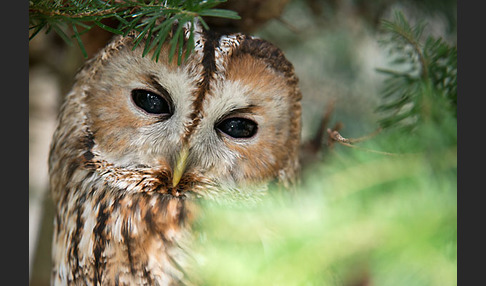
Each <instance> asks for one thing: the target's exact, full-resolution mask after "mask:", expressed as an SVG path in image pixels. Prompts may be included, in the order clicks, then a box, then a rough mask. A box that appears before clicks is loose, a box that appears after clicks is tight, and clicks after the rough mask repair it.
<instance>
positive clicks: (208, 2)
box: [29, 0, 240, 63]
mask: <svg viewBox="0 0 486 286" xmlns="http://www.w3.org/2000/svg"><path fill="white" fill-rule="evenodd" d="M225 1H226V0H204V1H203V0H200V1H196V0H192V1H175V0H172V1H169V0H165V1H162V0H154V1H145V0H134V1H129V0H126V1H125V0H115V1H113V0H108V1H102V0H96V1H95V0H91V1H82V0H64V1H49V0H32V1H30V2H29V31H31V33H30V36H29V40H31V39H33V38H34V37H35V36H36V35H38V33H39V32H40V31H41V30H43V29H44V30H46V33H49V32H50V31H52V30H54V31H55V32H56V33H57V34H58V35H59V36H60V37H61V38H62V39H63V40H64V41H65V42H66V43H67V44H68V45H72V39H75V40H76V42H77V43H78V45H79V47H80V49H81V51H82V52H83V54H84V57H85V58H87V53H86V51H85V48H84V44H83V42H82V40H81V38H80V36H81V35H82V34H83V33H85V32H86V31H89V30H90V29H91V28H93V27H94V26H98V27H100V28H102V29H104V30H106V31H108V32H110V33H113V34H118V35H127V34H128V33H129V32H130V31H133V30H135V31H137V32H139V37H138V39H140V40H139V41H136V45H135V47H136V46H138V45H139V44H140V43H141V40H142V39H145V38H144V37H145V36H147V35H148V36H149V37H147V38H146V41H147V42H146V45H147V46H148V47H149V48H146V49H145V50H144V54H143V55H144V56H145V55H146V54H147V53H148V52H149V51H151V50H153V51H154V54H153V57H152V59H154V60H156V61H157V60H158V56H159V54H160V51H161V48H162V43H164V41H165V40H166V39H167V35H168V34H169V32H170V29H169V28H168V27H171V26H172V25H176V26H177V27H176V31H179V33H180V31H181V27H183V26H184V25H185V24H187V23H193V24H194V22H195V21H196V19H198V20H199V21H200V22H201V24H202V25H203V27H204V28H205V29H209V27H208V26H207V25H206V23H205V22H204V20H203V18H202V17H220V18H229V19H239V18H240V17H239V16H238V14H237V13H236V12H234V11H230V10H224V9H217V8H214V7H215V6H216V5H218V4H220V3H222V2H225ZM106 19H114V20H116V21H117V22H118V23H119V24H118V26H117V27H110V26H108V25H106V24H104V23H103V21H104V20H106ZM78 27H81V28H82V30H78ZM193 33H194V29H190V31H189V38H193ZM180 40H181V37H176V39H175V40H173V41H171V42H170V43H169V44H170V50H171V51H172V52H171V56H170V60H172V56H174V55H175V54H177V56H178V63H181V59H182V56H183V53H182V49H183V45H181V44H179V45H178V43H179V42H180ZM147 46H146V47H147ZM176 47H177V51H176V50H175V49H176ZM185 47H186V49H187V52H186V53H185V55H184V58H187V57H188V56H189V54H190V53H191V52H192V50H193V49H194V43H193V42H191V41H189V43H188V45H187V46H185Z"/></svg>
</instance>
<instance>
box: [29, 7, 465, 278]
mask: <svg viewBox="0 0 486 286" xmlns="http://www.w3.org/2000/svg"><path fill="white" fill-rule="evenodd" d="M230 2H231V1H230ZM247 2H249V3H250V4H251V3H256V2H265V1H256V0H255V1H247ZM267 2H268V1H267ZM273 2H275V3H277V2H279V3H280V2H281V3H280V4H278V3H277V4H275V5H280V6H279V7H280V8H281V12H280V13H278V16H277V17H272V18H270V19H268V20H266V21H264V22H262V23H259V24H258V25H255V26H254V27H252V28H251V29H249V30H250V32H251V33H252V34H254V35H257V36H259V37H261V38H264V39H266V40H269V41H271V42H273V43H274V44H276V45H277V46H279V47H280V48H281V49H282V50H283V51H284V53H285V55H286V56H287V58H288V59H289V60H290V61H291V62H292V63H293V64H294V67H295V70H296V73H297V75H298V77H299V79H300V88H301V90H302V94H303V100H302V105H303V130H302V138H303V141H304V142H309V140H311V139H312V138H313V137H314V136H315V134H316V132H317V129H318V127H319V124H320V123H321V118H322V116H323V115H324V114H328V115H329V122H328V124H327V126H326V127H328V128H333V127H335V128H336V129H339V132H340V134H341V135H342V136H344V137H346V138H358V137H362V136H365V135H368V134H372V133H373V132H374V131H375V130H377V129H378V128H379V123H378V121H379V119H380V118H381V117H380V116H381V115H380V114H379V113H377V112H376V109H377V107H378V106H380V104H383V100H384V99H383V89H384V86H385V80H386V79H387V75H385V74H383V73H379V72H377V70H376V69H377V68H386V69H395V68H397V66H395V65H394V64H393V63H392V60H393V58H392V56H391V55H390V54H389V53H388V50H387V46H386V45H382V44H380V42H381V41H382V40H383V37H384V33H383V30H382V29H381V24H380V23H381V20H382V19H388V20H391V19H393V15H394V14H393V13H394V11H396V10H398V11H401V12H402V13H403V14H404V16H405V18H406V19H407V20H408V21H409V23H410V24H411V25H416V24H417V23H419V22H420V21H422V22H424V23H426V24H427V26H426V27H425V29H424V32H423V34H424V35H427V36H429V35H430V36H433V37H436V38H442V39H443V40H444V41H445V42H446V43H448V44H449V45H452V46H455V45H456V41H457V30H456V28H457V16H456V13H457V7H456V5H457V4H456V1H450V0H447V1H438V0H431V1H392V0H380V1H359V0H355V1H352V0H348V1H344V0H343V1H335V0H322V1H319V0H290V1H273ZM246 13H249V12H246ZM249 14H251V13H249ZM240 15H242V13H240ZM242 16H243V15H242ZM83 61H84V59H83V57H82V55H81V53H80V51H79V49H78V48H77V47H76V46H74V47H69V46H66V45H65V44H64V43H63V42H62V40H61V39H59V38H58V37H56V35H55V34H53V33H50V34H47V35H45V34H42V33H41V34H39V35H38V36H36V38H34V39H33V40H31V41H30V43H29V115H30V116H29V134H30V135H29V142H30V145H29V152H30V153H29V154H30V158H29V159H30V164H29V168H30V169H29V179H30V180H29V184H30V190H29V237H30V244H29V262H30V264H29V270H30V284H31V285H49V275H50V243H51V232H52V217H53V206H52V203H51V198H50V196H49V194H48V187H47V151H48V146H49V143H50V137H51V135H52V132H53V130H54V127H55V119H56V114H57V110H58V108H59V104H60V102H61V101H62V97H63V96H64V95H65V94H66V93H67V92H68V90H69V88H70V86H71V85H72V83H73V76H74V74H75V72H76V70H77V69H78V68H79V67H80V66H81V65H82V63H83ZM326 112H327V113H326ZM439 113H440V112H439ZM440 118H441V120H438V121H437V120H436V121H434V120H431V121H427V122H425V123H421V124H420V125H419V126H417V127H416V128H415V129H414V130H412V131H411V130H409V129H400V128H395V129H394V128H390V129H385V130H383V131H382V132H380V133H378V135H375V136H374V137H371V138H369V139H367V140H365V141H364V142H362V143H358V144H353V146H357V148H352V147H349V146H345V145H342V144H339V143H338V142H334V144H327V143H328V142H329V140H330V138H329V137H328V136H327V134H324V136H323V143H322V144H320V145H319V146H318V147H319V150H318V152H314V153H312V154H313V155H311V157H312V158H313V160H311V161H305V162H303V173H302V175H303V176H302V186H301V187H300V188H299V189H298V190H297V191H296V192H295V193H292V194H282V193H280V192H278V191H273V190H272V189H271V190H270V195H269V197H268V198H266V199H264V200H263V201H262V202H260V203H259V204H257V205H256V206H255V205H252V206H251V207H250V206H248V207H245V206H242V208H241V209H238V210H234V209H232V208H228V207H225V206H224V205H217V206H214V205H211V207H210V208H208V211H207V212H206V215H205V216H204V217H202V218H201V220H200V221H199V222H198V227H199V228H200V230H201V234H200V236H198V241H199V242H200V246H201V247H200V249H198V250H199V251H198V253H199V254H198V257H197V259H198V261H199V262H200V265H201V268H200V269H199V271H198V272H197V275H198V276H199V277H200V278H199V279H200V284H201V285H457V167H456V166H457V151H456V147H457V135H456V134H457V130H456V128H457V127H456V125H457V119H456V118H455V117H454V116H450V114H449V113H447V112H444V113H440ZM370 150H371V151H370ZM374 151H378V152H374ZM303 152H306V150H305V149H304V148H303ZM379 152H388V153H393V155H384V154H382V153H379ZM397 154H399V155H397ZM303 157H304V156H303ZM242 209H243V210H244V211H241V210H242ZM203 231H204V233H203Z"/></svg>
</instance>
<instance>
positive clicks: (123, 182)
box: [49, 25, 301, 285]
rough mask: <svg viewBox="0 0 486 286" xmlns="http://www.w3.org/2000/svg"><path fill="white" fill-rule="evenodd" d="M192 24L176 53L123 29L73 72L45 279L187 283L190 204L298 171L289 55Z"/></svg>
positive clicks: (291, 179)
mask: <svg viewBox="0 0 486 286" xmlns="http://www.w3.org/2000/svg"><path fill="white" fill-rule="evenodd" d="M194 33H195V34H194V43H195V48H194V51H193V52H192V53H191V54H190V56H189V57H188V58H187V60H186V61H183V62H182V63H181V64H178V63H177V60H176V59H174V60H169V56H168V54H169V46H168V44H164V45H163V46H162V51H161V53H160V58H159V59H158V61H155V60H153V59H152V57H151V54H149V55H147V56H145V57H144V56H142V53H143V50H144V46H143V45H139V46H137V47H136V48H134V42H135V40H136V37H137V34H136V33H130V34H128V35H126V36H118V37H116V38H114V39H113V40H112V41H111V42H110V43H109V44H108V45H107V46H106V47H105V48H104V49H102V50H101V51H100V52H99V53H98V54H97V55H96V56H94V57H93V58H92V59H90V60H88V61H87V62H86V64H85V65H84V66H83V68H82V69H81V70H80V71H79V72H78V74H77V76H76V80H75V83H74V85H73V87H72V89H71V91H70V92H69V94H68V95H67V96H66V98H65V101H64V103H63V105H62V107H61V110H60V114H59V117H58V118H59V119H58V126H57V129H56V131H55V133H54V135H53V139H52V144H51V150H50V155H49V176H50V184H51V194H52V198H53V201H54V204H55V210H56V211H55V217H54V234H53V242H52V261H53V268H52V273H51V279H52V284H53V285H192V284H193V282H192V280H191V279H190V278H189V277H188V276H189V275H188V272H189V271H188V270H189V269H191V268H193V267H194V260H193V259H192V258H191V250H190V246H189V244H190V243H189V242H190V241H191V237H192V236H193V235H192V234H193V231H191V226H192V222H193V221H194V219H195V218H197V217H198V209H199V208H198V202H200V201H201V200H216V199H217V198H218V197H220V196H223V197H224V196H225V195H228V194H229V196H230V197H235V198H240V197H241V198H242V199H244V198H245V197H248V196H250V197H251V196H253V195H256V194H258V193H260V192H264V190H265V188H266V186H267V185H268V184H269V183H271V182H276V183H277V184H280V185H282V186H284V187H289V186H292V185H293V184H294V183H295V181H296V179H297V176H298V172H299V159H298V148H299V144H300V129H301V104H300V99H301V93H300V91H299V88H298V78H297V76H296V75H295V73H294V68H293V66H292V64H291V63H290V62H289V61H288V60H287V59H286V58H285V56H284V54H283V53H282V51H281V50H279V49H278V48H277V47H275V46H274V45H273V44H271V43H269V42H267V41H265V40H262V39H259V38H256V37H252V36H248V35H244V34H240V33H235V34H229V35H221V34H218V33H216V32H211V31H210V30H204V29H202V28H201V27H200V26H199V25H198V26H196V27H195V28H194ZM188 34H189V27H186V28H185V40H187V39H188V37H189V36H188ZM168 42H169V41H166V43H168ZM174 58H176V57H174ZM235 227H237V226H235Z"/></svg>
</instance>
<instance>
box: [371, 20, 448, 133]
mask: <svg viewBox="0 0 486 286" xmlns="http://www.w3.org/2000/svg"><path fill="white" fill-rule="evenodd" d="M382 27H383V29H384V31H385V33H386V34H385V36H386V38H385V39H384V40H383V44H385V45H386V46H388V47H389V49H390V53H391V55H392V56H393V61H392V64H394V65H395V66H397V68H399V69H400V70H388V69H378V71H380V72H382V73H384V74H385V75H387V79H386V80H385V83H384V84H385V85H384V89H383V97H384V102H383V103H382V104H381V105H380V106H379V107H378V108H377V111H379V112H381V113H382V114H383V118H382V119H381V121H380V124H381V126H382V127H384V128H386V127H390V126H400V127H405V128H406V129H409V130H412V129H414V128H415V127H416V124H417V123H418V122H419V121H423V120H440V118H441V117H442V116H444V113H446V112H452V113H453V114H454V115H457V47H455V46H449V45H448V44H447V43H445V42H444V41H443V40H442V39H440V38H439V39H435V38H433V37H431V36H429V37H427V38H426V40H425V41H422V38H423V31H424V28H425V24H424V23H419V24H417V25H416V26H411V25H410V24H409V23H408V22H407V20H406V19H405V18H404V16H403V14H402V13H401V12H396V13H395V18H394V21H386V20H385V21H383V25H382ZM430 104H434V105H440V106H441V108H435V109H434V110H435V111H437V112H436V113H431V112H432V110H431V108H430Z"/></svg>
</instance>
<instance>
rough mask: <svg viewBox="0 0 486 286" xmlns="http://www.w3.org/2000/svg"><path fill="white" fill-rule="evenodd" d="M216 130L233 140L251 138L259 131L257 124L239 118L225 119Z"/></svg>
mask: <svg viewBox="0 0 486 286" xmlns="http://www.w3.org/2000/svg"><path fill="white" fill-rule="evenodd" d="M216 128H218V129H219V130H220V131H221V132H223V133H225V134H227V135H229V136H231V137H233V138H250V137H252V136H253V135H255V134H256V132H257V129H258V128H257V124H256V122H254V121H252V120H250V119H246V118H239V117H233V118H228V119H225V120H224V121H223V122H221V123H219V124H218V125H217V126H216Z"/></svg>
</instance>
